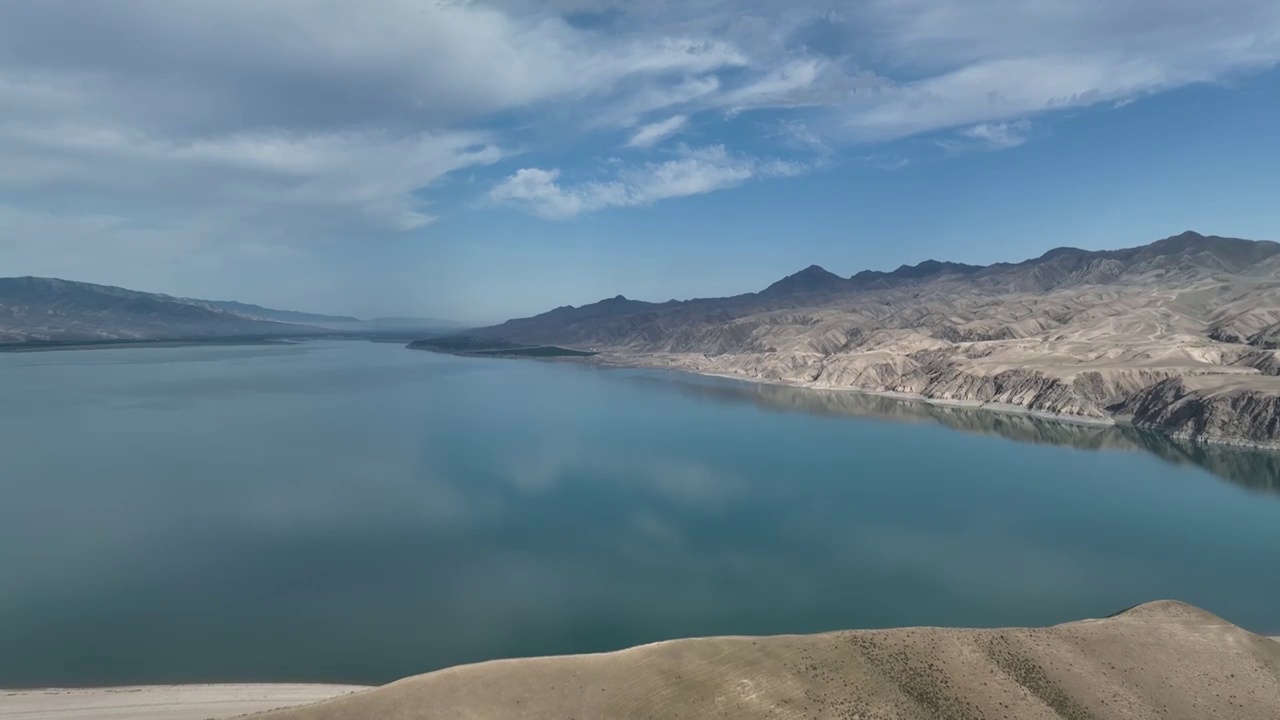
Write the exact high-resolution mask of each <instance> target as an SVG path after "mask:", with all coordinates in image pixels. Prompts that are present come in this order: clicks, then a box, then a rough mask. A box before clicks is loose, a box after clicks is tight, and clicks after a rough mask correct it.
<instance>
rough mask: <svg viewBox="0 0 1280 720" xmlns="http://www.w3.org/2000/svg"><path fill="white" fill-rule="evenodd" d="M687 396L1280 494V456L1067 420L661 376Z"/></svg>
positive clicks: (848, 394)
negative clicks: (1177, 471) (1110, 453)
mask: <svg viewBox="0 0 1280 720" xmlns="http://www.w3.org/2000/svg"><path fill="white" fill-rule="evenodd" d="M662 377H663V379H664V380H667V381H673V382H675V383H676V384H677V385H678V386H680V388H681V389H682V391H684V392H686V393H689V394H693V395H698V396H700V397H707V398H712V399H716V400H721V401H723V402H749V403H754V404H755V405H758V406H760V407H763V408H767V409H770V410H778V411H784V412H788V411H789V412H805V413H811V414H817V415H831V416H841V417H860V418H874V419H877V420H888V421H892V422H910V423H935V424H938V425H942V426H944V427H948V428H951V429H952V430H959V431H961V432H967V433H974V434H979V435H998V436H1000V437H1003V438H1007V439H1009V440H1014V441H1016V442H1022V443H1032V444H1045V445H1062V446H1066V447H1072V448H1077V449H1080V450H1139V451H1143V452H1148V453H1151V454H1152V455H1155V456H1156V457H1159V458H1160V459H1162V460H1164V461H1166V462H1169V463H1172V464H1174V465H1195V466H1198V467H1200V468H1203V469H1204V470H1206V471H1208V472H1210V473H1212V474H1213V475H1216V476H1217V477H1219V478H1222V479H1223V480H1227V481H1229V482H1232V483H1235V484H1237V485H1241V486H1243V487H1246V488H1248V489H1250V490H1254V491H1258V492H1269V493H1278V494H1280V453H1275V452H1268V451H1264V450H1254V449H1247V448H1236V447H1230V446H1223V445H1199V444H1196V443H1188V442H1182V441H1177V440H1173V439H1171V438H1168V437H1165V436H1163V435H1159V434H1156V433H1152V432H1149V431H1146V430H1142V429H1139V428H1136V427H1133V426H1130V425H1100V424H1098V425H1093V424H1084V423H1072V422H1062V421H1055V420H1050V419H1045V418H1041V417H1036V416H1033V415H1020V414H1015V413H1004V412H994V411H990V410H982V409H976V408H965V407H952V406H945V405H934V404H930V403H927V402H923V401H919V400H905V399H898V398H892V397H885V396H880V395H869V394H865V393H858V392H847V391H839V390H818V389H810V388H798V387H789V386H786V385H769V384H763V383H752V382H745V381H737V380H730V379H721V378H712V377H699V376H689V375H682V374H677V373H671V374H666V373H664V374H663V375H662Z"/></svg>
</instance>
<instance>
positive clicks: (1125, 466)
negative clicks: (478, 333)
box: [0, 341, 1280, 687]
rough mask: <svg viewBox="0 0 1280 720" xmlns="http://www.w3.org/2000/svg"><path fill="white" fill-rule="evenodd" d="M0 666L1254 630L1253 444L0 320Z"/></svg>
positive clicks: (12, 669)
mask: <svg viewBox="0 0 1280 720" xmlns="http://www.w3.org/2000/svg"><path fill="white" fill-rule="evenodd" d="M0 453H2V455H0V457H2V458H3V465H0V467H2V468H3V474H2V475H0V497H2V498H3V500H2V501H0V687H6V686H7V687H21V686H45V685H61V686H78V685H109V684H127V683H169V682H187V681H236V680H240V681H286V680H300V681H343V682H356V683H381V682H385V681H389V680H392V679H395V678H398V677H401V676H404V675H409V674H414V673H419V672H424V671H428V670H432V669H436V668H440V667H443V666H448V665H454V664H458V663H465V662H473V661H478V660H485V659H490V658H499V657H510V656H528V655H543V654H559V653H577V652H590V651H601V650H610V649H616V648H622V647H626V646H630V645H635V644H640V643H646V642H652V641H656V640H662V639H667V638H675V637H683V636H697V635H717V634H771V633H804V632H815V631H822V630H833V629H841V628H872V627H884V626H896V625H920V624H929V625H972V626H997V625H1039V624H1050V623H1056V622H1061V621H1066V620H1072V619H1079V618H1083V617H1091V616H1092V617H1097V616H1102V615H1107V614H1110V613H1112V612H1116V611H1118V610H1121V609H1123V608H1125V607H1128V606H1131V605H1134V604H1136V603H1140V602H1144V601H1148V600H1154V599H1157V598H1177V599H1181V600H1185V601H1187V602H1191V603H1194V604H1197V605H1199V606H1201V607H1204V608H1206V609H1208V610H1210V611H1212V612H1215V613H1218V614H1220V615H1222V616H1223V617H1225V618H1227V619H1229V620H1231V621H1233V622H1236V623H1239V624H1241V625H1243V626H1245V627H1248V628H1250V629H1253V630H1255V631H1263V632H1271V633H1274V632H1275V631H1277V630H1280V604H1278V602H1277V601H1278V600H1280V569H1277V560H1276V557H1277V552H1278V551H1280V492H1278V490H1280V461H1278V456H1277V455H1274V454H1269V453H1262V452H1247V451H1237V450H1226V449H1205V448H1197V447H1193V446H1185V445H1178V444H1175V443H1171V442H1169V441H1166V440H1162V439H1161V438H1158V437H1155V436H1152V435H1149V434H1146V433H1142V432H1139V431H1136V430H1133V429H1128V428H1114V427H1093V426H1084V425H1067V424H1061V423H1054V422H1048V421H1043V420H1036V419H1032V418H1028V417H1024V416H1015V415H997V414H994V413H986V412H980V411H970V410H957V409H949V408H938V407H934V406H928V405H923V404H919V403H902V402H897V401H890V400H886V399H883V398H875V397H868V396H862V395H856V394H853V393H838V392H827V393H822V392H813V391H805V390H798V389H792V388H785V387H776V386H767V385H753V384H746V383H735V382H729V381H721V380H715V379H707V378H696V377H693V376H685V375H679V374H674V373H665V372H660V371H649V370H636V369H620V368H602V367H594V366H589V365H582V364H574V363H552V362H539V361H526V360H499V359H483V358H461V357H453V356H447V355H436V354H432V353H428V352H420V351H411V350H406V349H404V348H403V347H401V346H399V345H391V344H375V343H361V342H336V341H335V342H314V343H304V344H299V345H284V346H255V347H227V346H223V347H212V346H211V347H186V348H127V349H110V350H93V351H75V352H48V353H25V354H4V355H0Z"/></svg>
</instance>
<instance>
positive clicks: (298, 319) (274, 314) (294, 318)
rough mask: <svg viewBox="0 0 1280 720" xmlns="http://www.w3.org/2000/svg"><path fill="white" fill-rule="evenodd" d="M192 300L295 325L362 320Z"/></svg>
mask: <svg viewBox="0 0 1280 720" xmlns="http://www.w3.org/2000/svg"><path fill="white" fill-rule="evenodd" d="M192 302H195V303H200V304H204V305H209V306H212V307H215V308H219V309H221V310H227V311H230V312H233V313H236V314H237V315H243V316H245V317H248V318H254V319H256V320H270V321H272V322H282V323H292V324H295V325H333V324H344V323H356V322H360V318H356V317H351V316H350V315H321V314H318V313H308V312H297V311H294V310H272V309H271V308H265V307H262V306H261V305H250V304H248V303H241V302H235V301H232V300H194V301H192Z"/></svg>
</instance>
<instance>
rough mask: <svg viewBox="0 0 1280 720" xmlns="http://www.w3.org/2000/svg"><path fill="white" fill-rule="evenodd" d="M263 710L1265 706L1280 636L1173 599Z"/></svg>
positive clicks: (1040, 713)
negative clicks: (1052, 617)
mask: <svg viewBox="0 0 1280 720" xmlns="http://www.w3.org/2000/svg"><path fill="white" fill-rule="evenodd" d="M259 717H260V718H261V720H357V719H363V718H379V720H426V719H429V718H508V717H520V718H530V719H531V720H543V719H546V720H551V719H552V718H554V719H555V720H561V719H562V718H583V719H586V718H655V719H656V718H664V719H665V718H680V717H684V718H735V719H741V720H749V719H750V718H831V719H841V720H851V719H853V718H862V719H866V720H869V719H871V718H882V719H885V720H888V719H899V718H901V719H904V720H905V719H908V718H911V719H916V718H918V719H920V720H946V719H954V720H959V719H960V718H965V719H969V718H975V719H976V718H988V719H1001V718H1009V719H1016V720H1037V719H1042V718H1043V719H1045V720H1049V719H1052V720H1062V719H1063V718H1072V719H1084V718H1090V719H1095V720H1105V719H1107V718H1116V719H1124V720H1146V719H1154V718H1161V719H1165V720H1177V719H1180V718H1186V719H1187V720H1193V719H1194V720H1201V719H1203V718H1233V719H1234V720H1263V719H1267V720H1271V719H1272V718H1276V717H1280V643H1276V642H1273V641H1271V640H1269V639H1267V638H1264V637H1260V636H1257V635H1253V634H1251V633H1249V632H1246V631H1245V630H1242V629H1240V628H1238V627H1236V626H1234V625H1231V624H1230V623H1228V622H1226V621H1224V620H1222V619H1220V618H1218V617H1215V616H1214V615H1212V614H1210V613H1208V612H1205V611H1203V610H1199V609H1197V608H1194V607H1191V606H1188V605H1184V604H1181V603H1176V602H1169V601H1162V602H1156V603H1150V604H1147V605H1142V606H1139V607H1136V608H1133V609H1131V610H1128V611H1126V612H1123V613H1120V614H1118V615H1116V616H1113V617H1110V618H1107V619H1103V620H1084V621H1081V622H1073V623H1067V624H1065V625H1058V626H1054V627H1049V628H1010V629H995V630H956V629H944V628H903V629H895V630H857V631H847V632H835V633H827V634H821V635H799V636H778V637H761V638H752V637H722V638H702V639H692V640H676V641H671V642H664V643H657V644H653V645H645V646H641V647H637V648H632V649H630V650H623V651H621V652H615V653H608V654H603V655H581V656H571V657H559V658H538V659H528V660H506V661H497V662H490V663H483V664H479V665H470V666H464V667H458V668H452V669H448V670H442V671H439V672H435V673H431V674H428V675H422V676H419V677H414V678H409V679H406V680H402V681H400V682H396V683H392V684H390V685H386V686H383V687H381V688H378V689H376V690H372V691H369V692H365V693H357V694H353V695H348V696H344V697H341V698H338V699H335V700H331V701H328V702H325V703H321V704H319V705H315V706H311V707H306V708H299V709H293V710H283V711H278V712H270V713H266V714H264V715H261V716H259Z"/></svg>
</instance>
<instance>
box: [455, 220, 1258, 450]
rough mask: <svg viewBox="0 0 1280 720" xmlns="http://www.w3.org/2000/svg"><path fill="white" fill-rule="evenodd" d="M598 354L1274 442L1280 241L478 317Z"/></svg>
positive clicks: (1165, 245) (806, 274)
mask: <svg viewBox="0 0 1280 720" xmlns="http://www.w3.org/2000/svg"><path fill="white" fill-rule="evenodd" d="M474 335H475V336H476V337H487V338H493V339H499V338H500V339H503V340H506V341H513V342H524V343H546V344H556V345H563V346H568V347H575V348H583V349H586V348H595V349H598V350H599V351H601V353H602V354H601V355H600V356H599V358H598V361H602V362H614V363H620V364H628V365H641V366H653V367H671V368H678V369H684V370H691V371H695V372H700V373H708V374H723V375H729V376H735V377H741V378H747V379H756V380H765V381H772V382H783V383H793V384H799V385H805V386H810V387H822V388H844V389H854V390H861V391H868V392H883V393H894V394H901V395H906V396H913V397H921V398H925V399H929V400H934V401H943V402H953V403H963V404H969V405H975V406H984V407H994V408H998V409H1023V410H1027V411H1032V412H1039V413H1045V414H1052V415H1058V416H1063V417H1068V418H1074V419H1080V420H1093V421H1101V422H1113V421H1115V420H1126V421H1127V420H1132V421H1133V422H1134V423H1135V424H1139V425H1144V426H1147V427H1150V428H1154V429H1158V430H1160V431H1162V432H1164V433H1167V434H1169V435H1172V436H1174V437H1177V438H1182V439H1188V440H1195V441H1209V442H1220V443H1231V444H1244V445H1257V446H1267V447H1280V244H1277V243H1274V242H1266V241H1250V240H1240V239H1234V238H1222V237H1216V236H1203V235H1199V234H1197V233H1192V232H1188V233H1183V234H1182V235H1178V236H1175V237H1170V238H1166V239H1164V240H1160V241H1157V242H1155V243H1152V244H1149V245H1145V246H1141V247H1134V248H1128V249H1124V250H1109V251H1086V250H1078V249H1074V248H1059V249H1056V250H1051V251H1049V252H1048V253H1045V254H1044V255H1043V256H1041V257H1039V258H1035V259H1032V260H1027V261H1024V262H1020V263H1015V264H1010V263H997V264H995V265H990V266H973V265H960V264H956V263H943V262H936V261H927V262H924V263H921V264H919V265H915V266H903V267H901V268H899V269H897V270H895V271H893V272H888V273H880V272H871V271H864V272H860V273H858V274H856V275H854V276H852V277H850V278H843V277H840V276H837V275H835V274H832V273H829V272H827V271H826V270H823V269H822V268H819V267H816V266H814V267H810V268H808V269H806V270H803V271H801V272H799V273H796V274H794V275H791V276H789V277H787V278H784V279H783V280H780V281H778V282H777V283H774V284H773V285H771V286H770V287H768V288H766V289H765V290H763V291H761V292H758V293H751V294H747V295H740V296H736V297H730V298H716V299H707V300H689V301H675V300H672V301H669V302H666V303H646V302H639V301H634V300H628V299H626V298H623V297H621V296H619V297H616V298H612V299H609V300H603V301H601V302H598V303H595V304H592V305H586V306H582V307H578V308H574V307H563V308H557V309H555V310H552V311H550V312H547V313H544V314H542V315H538V316H535V317H531V318H524V319H519V320H511V321H508V322H506V323H503V324H502V325H498V326H494V327H491V328H485V329H482V330H479V331H475V333H474Z"/></svg>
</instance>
